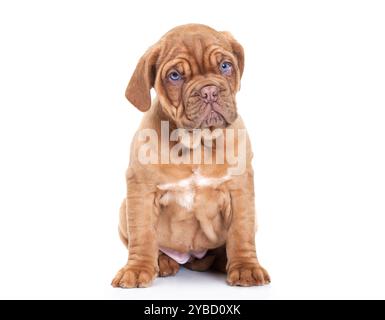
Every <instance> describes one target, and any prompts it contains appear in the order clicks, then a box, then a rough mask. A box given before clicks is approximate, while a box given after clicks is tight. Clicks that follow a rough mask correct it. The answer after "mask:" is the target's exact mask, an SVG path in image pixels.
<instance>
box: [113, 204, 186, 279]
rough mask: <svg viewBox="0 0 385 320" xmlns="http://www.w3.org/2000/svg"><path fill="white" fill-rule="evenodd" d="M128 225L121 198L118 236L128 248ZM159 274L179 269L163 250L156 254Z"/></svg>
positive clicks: (167, 274) (168, 274) (165, 275)
mask: <svg viewBox="0 0 385 320" xmlns="http://www.w3.org/2000/svg"><path fill="white" fill-rule="evenodd" d="M127 230H128V226H127V216H126V199H124V200H123V202H122V205H121V206H120V213H119V237H120V240H122V242H123V244H124V245H125V246H126V248H128V232H127ZM158 265H159V276H161V277H168V276H173V275H175V274H176V273H177V272H178V271H179V264H178V263H177V262H176V261H174V260H173V259H172V258H170V257H169V256H167V255H165V254H164V253H163V252H161V251H159V256H158Z"/></svg>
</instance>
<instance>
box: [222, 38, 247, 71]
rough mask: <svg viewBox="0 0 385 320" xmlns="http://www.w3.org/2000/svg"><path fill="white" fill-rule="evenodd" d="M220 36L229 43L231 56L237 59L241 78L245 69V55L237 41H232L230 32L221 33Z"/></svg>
mask: <svg viewBox="0 0 385 320" xmlns="http://www.w3.org/2000/svg"><path fill="white" fill-rule="evenodd" d="M222 34H223V35H224V36H225V38H226V40H227V41H228V42H229V43H230V45H231V48H232V49H233V54H234V55H235V56H236V57H237V60H238V67H239V71H240V75H241V77H242V74H243V69H244V67H245V53H244V51H243V47H242V46H241V44H240V43H239V42H238V41H237V40H235V39H234V37H233V36H232V34H231V33H230V32H227V31H222Z"/></svg>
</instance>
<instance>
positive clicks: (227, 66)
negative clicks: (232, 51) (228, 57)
mask: <svg viewBox="0 0 385 320" xmlns="http://www.w3.org/2000/svg"><path fill="white" fill-rule="evenodd" d="M232 66H233V65H232V64H231V63H230V62H227V61H225V62H222V63H221V64H220V65H219V70H221V72H222V73H224V74H229V73H231V68H232Z"/></svg>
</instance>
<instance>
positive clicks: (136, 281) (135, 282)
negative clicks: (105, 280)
mask: <svg viewBox="0 0 385 320" xmlns="http://www.w3.org/2000/svg"><path fill="white" fill-rule="evenodd" d="M156 275H157V271H156V269H155V268H154V267H152V266H146V265H143V266H132V265H130V264H127V265H125V266H124V267H123V268H122V269H120V270H119V271H118V273H117V274H116V276H115V278H114V279H113V280H112V283H111V285H112V286H113V287H114V288H117V287H120V288H146V287H149V286H150V285H151V283H152V281H153V280H154V279H155V277H156Z"/></svg>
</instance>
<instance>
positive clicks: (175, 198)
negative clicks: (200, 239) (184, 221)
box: [158, 172, 231, 212]
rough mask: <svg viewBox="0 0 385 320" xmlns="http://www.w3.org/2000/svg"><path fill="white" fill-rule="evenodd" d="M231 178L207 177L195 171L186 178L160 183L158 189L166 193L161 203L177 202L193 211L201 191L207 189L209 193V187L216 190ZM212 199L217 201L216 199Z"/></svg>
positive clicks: (226, 176)
mask: <svg viewBox="0 0 385 320" xmlns="http://www.w3.org/2000/svg"><path fill="white" fill-rule="evenodd" d="M230 178H231V177H230V176H229V175H225V176H221V177H206V176H203V175H201V174H200V173H198V172H195V173H193V174H192V175H191V176H190V177H188V178H186V179H182V180H178V181H176V182H171V183H163V184H160V185H158V189H160V190H161V191H163V192H164V193H163V195H162V196H161V198H160V200H159V203H160V204H161V205H162V206H168V205H170V204H177V205H178V206H180V207H181V208H183V209H185V210H187V211H188V212H191V211H193V210H194V207H195V206H196V204H197V202H198V201H199V198H200V197H199V194H200V193H202V192H205V191H206V193H207V189H211V190H216V189H217V188H219V187H221V186H222V185H223V184H224V183H225V182H226V181H229V180H230ZM212 200H213V201H215V199H212Z"/></svg>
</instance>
